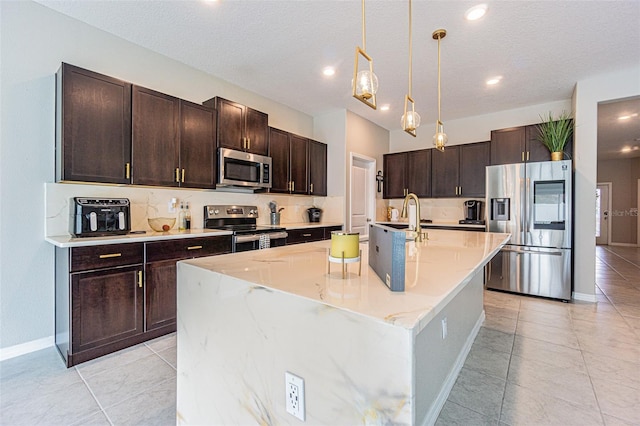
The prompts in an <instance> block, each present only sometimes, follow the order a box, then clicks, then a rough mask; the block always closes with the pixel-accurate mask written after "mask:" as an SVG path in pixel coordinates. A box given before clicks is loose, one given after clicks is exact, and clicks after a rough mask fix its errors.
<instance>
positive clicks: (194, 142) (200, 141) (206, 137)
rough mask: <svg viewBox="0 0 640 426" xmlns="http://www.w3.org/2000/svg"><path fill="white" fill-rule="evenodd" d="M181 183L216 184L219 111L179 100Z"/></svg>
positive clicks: (198, 185) (202, 186)
mask: <svg viewBox="0 0 640 426" xmlns="http://www.w3.org/2000/svg"><path fill="white" fill-rule="evenodd" d="M180 103H181V105H180V186H184V187H191V188H211V189H214V188H215V187H216V117H217V116H216V111H215V110H214V109H211V108H207V107H204V106H201V105H198V104H194V103H191V102H187V101H180Z"/></svg>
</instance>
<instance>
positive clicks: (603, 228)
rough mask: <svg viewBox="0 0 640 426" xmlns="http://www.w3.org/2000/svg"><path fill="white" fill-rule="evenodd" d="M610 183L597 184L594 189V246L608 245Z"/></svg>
mask: <svg viewBox="0 0 640 426" xmlns="http://www.w3.org/2000/svg"><path fill="white" fill-rule="evenodd" d="M610 192H611V183H599V184H598V185H597V187H596V244H599V245H608V244H609V230H610V226H611V225H610V223H611V220H610V217H609V214H610V211H611V207H610V206H609V203H610V199H611V198H610Z"/></svg>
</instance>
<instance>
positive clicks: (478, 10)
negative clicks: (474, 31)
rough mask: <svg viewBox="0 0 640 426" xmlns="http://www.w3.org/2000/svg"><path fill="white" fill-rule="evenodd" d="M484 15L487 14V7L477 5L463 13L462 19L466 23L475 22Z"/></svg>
mask: <svg viewBox="0 0 640 426" xmlns="http://www.w3.org/2000/svg"><path fill="white" fill-rule="evenodd" d="M485 13H487V5H486V4H479V5H477V6H473V7H472V8H470V9H467V11H466V12H465V13H464V17H465V19H466V20H467V21H477V20H478V19H480V18H482V17H483V16H484V15H485Z"/></svg>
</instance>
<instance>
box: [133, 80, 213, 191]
mask: <svg viewBox="0 0 640 426" xmlns="http://www.w3.org/2000/svg"><path fill="white" fill-rule="evenodd" d="M215 130H216V112H215V110H213V109H211V108H207V107H205V106H202V105H198V104H195V103H192V102H188V101H185V100H181V99H178V98H175V97H173V96H169V95H166V94H164V93H160V92H156V91H154V90H151V89H146V88H144V87H139V86H134V87H133V133H132V150H133V165H132V172H131V173H132V183H134V184H140V185H159V186H181V187H192V188H215V170H216V163H215V159H216V156H215V151H216V144H215Z"/></svg>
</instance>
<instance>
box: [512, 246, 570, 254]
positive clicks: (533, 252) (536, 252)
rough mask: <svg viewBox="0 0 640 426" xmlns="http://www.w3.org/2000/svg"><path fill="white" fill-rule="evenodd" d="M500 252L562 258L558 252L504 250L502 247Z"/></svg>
mask: <svg viewBox="0 0 640 426" xmlns="http://www.w3.org/2000/svg"><path fill="white" fill-rule="evenodd" d="M502 251H508V252H511V253H517V254H543V255H548V256H562V252H560V251H541V250H527V249H516V248H504V247H503V248H502Z"/></svg>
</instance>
